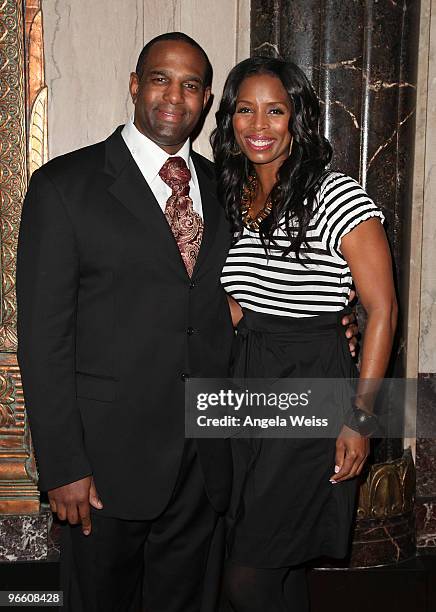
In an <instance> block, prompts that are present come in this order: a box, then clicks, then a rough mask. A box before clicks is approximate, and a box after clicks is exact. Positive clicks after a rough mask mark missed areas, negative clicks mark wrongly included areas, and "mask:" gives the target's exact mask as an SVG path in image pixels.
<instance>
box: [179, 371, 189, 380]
mask: <svg viewBox="0 0 436 612" xmlns="http://www.w3.org/2000/svg"><path fill="white" fill-rule="evenodd" d="M180 378H181V379H182V380H183V382H186V381H187V380H188V378H189V374H186V372H183V374H181V375H180Z"/></svg>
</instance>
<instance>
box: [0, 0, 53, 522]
mask: <svg viewBox="0 0 436 612" xmlns="http://www.w3.org/2000/svg"><path fill="white" fill-rule="evenodd" d="M0 117H1V122H0V198H1V203H0V256H1V260H0V268H1V269H0V273H1V277H0V307H1V310H0V514H27V513H34V512H38V511H39V492H38V489H37V485H36V483H37V473H36V466H35V460H34V456H33V451H32V443H31V439H30V432H29V427H28V423H27V418H26V414H25V408H24V398H23V392H22V386H21V378H20V373H19V369H18V365H17V360H16V355H15V353H16V350H17V333H16V316H17V315H16V297H15V266H16V248H17V240H18V231H19V224H20V215H21V207H22V202H23V199H24V195H25V192H26V188H27V183H28V179H29V177H30V175H31V174H32V172H33V171H34V170H35V169H36V168H38V167H39V166H41V165H42V164H43V163H44V162H45V161H47V87H46V85H45V80H44V47H43V29H42V13H41V0H25V2H22V0H0ZM26 126H27V135H28V138H27V135H26Z"/></svg>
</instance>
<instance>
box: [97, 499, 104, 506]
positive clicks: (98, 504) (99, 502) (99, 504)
mask: <svg viewBox="0 0 436 612" xmlns="http://www.w3.org/2000/svg"><path fill="white" fill-rule="evenodd" d="M97 506H98V507H99V508H103V504H102V503H101V501H100V500H98V502H97Z"/></svg>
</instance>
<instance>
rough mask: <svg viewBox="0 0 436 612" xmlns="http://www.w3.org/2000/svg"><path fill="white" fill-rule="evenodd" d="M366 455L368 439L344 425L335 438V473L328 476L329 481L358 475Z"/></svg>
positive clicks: (367, 453)
mask: <svg viewBox="0 0 436 612" xmlns="http://www.w3.org/2000/svg"><path fill="white" fill-rule="evenodd" d="M368 455H369V439H368V438H365V437H364V436H361V435H360V434H359V433H357V431H354V430H353V429H350V428H349V427H347V426H346V425H344V426H343V427H342V431H341V433H340V434H339V436H338V438H337V440H336V468H335V472H336V473H335V474H332V476H330V482H332V483H337V482H342V481H343V480H349V479H350V478H354V477H355V476H358V475H359V474H360V473H361V471H362V469H363V466H364V463H365V461H366V458H367V457H368Z"/></svg>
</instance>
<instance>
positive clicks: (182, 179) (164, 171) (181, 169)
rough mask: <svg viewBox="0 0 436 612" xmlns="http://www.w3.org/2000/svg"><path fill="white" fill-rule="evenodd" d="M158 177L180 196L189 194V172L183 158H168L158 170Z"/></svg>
mask: <svg viewBox="0 0 436 612" xmlns="http://www.w3.org/2000/svg"><path fill="white" fill-rule="evenodd" d="M159 176H160V178H161V179H162V180H163V182H164V183H166V184H167V185H168V186H169V187H171V189H172V190H173V192H174V191H176V192H178V193H179V195H182V193H181V191H183V195H188V194H189V181H190V180H191V171H190V170H189V168H188V166H187V165H186V162H185V160H184V159H183V157H169V158H168V159H167V161H166V162H165V163H164V165H163V166H162V168H161V169H160V170H159Z"/></svg>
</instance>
